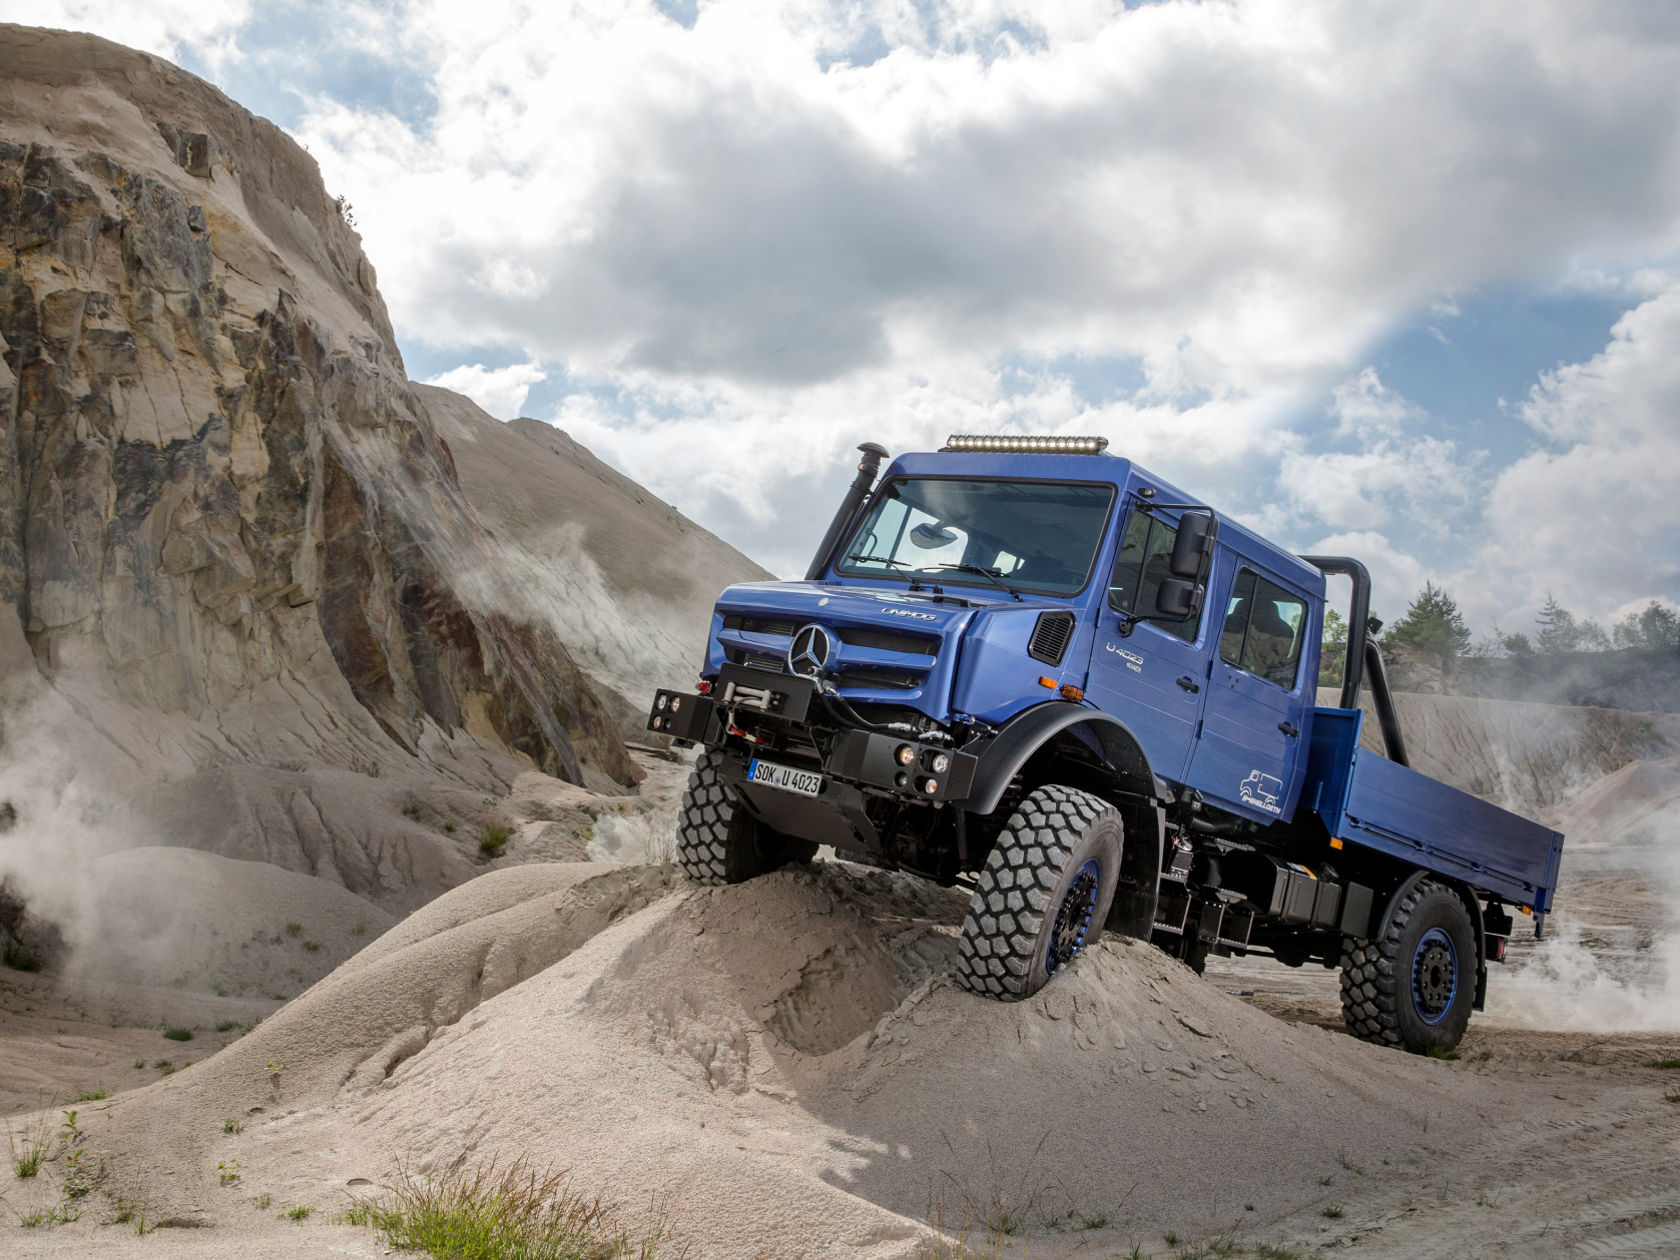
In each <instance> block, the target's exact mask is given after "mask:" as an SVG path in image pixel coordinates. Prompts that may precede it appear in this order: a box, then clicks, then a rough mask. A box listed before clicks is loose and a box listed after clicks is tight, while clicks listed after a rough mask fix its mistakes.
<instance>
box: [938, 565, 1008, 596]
mask: <svg viewBox="0 0 1680 1260" xmlns="http://www.w3.org/2000/svg"><path fill="white" fill-rule="evenodd" d="M939 567H940V568H941V569H955V570H956V571H957V572H958V573H978V574H979V575H980V576H981V577H983V578H985V579H986V580H987V581H988V582H990V583H991V584H992V585H993V586H995V587H997V588H998V590H1000V591H1008V592H1009V594H1010V596H1011V597H1012V598H1013V599H1014V600H1015V602H1016V603H1020V602H1021V592H1020V591H1018V590H1016V589H1015V588H1014V587H1013V586H1011V585H1009V583H1007V582H1005V581H1003V580H1002V577H1001V575H1000V574H999V573H998V571H997V570H996V569H984V568H981V567H980V566H979V565H977V564H951V563H949V562H947V563H945V564H942V565H940V566H939Z"/></svg>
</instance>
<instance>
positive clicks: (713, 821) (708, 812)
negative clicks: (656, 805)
mask: <svg viewBox="0 0 1680 1260" xmlns="http://www.w3.org/2000/svg"><path fill="white" fill-rule="evenodd" d="M722 764H723V757H722V755H721V754H719V753H717V752H715V751H714V750H712V749H710V748H708V749H706V750H705V751H704V752H702V753H701V754H700V757H699V759H698V760H697V761H695V763H694V773H693V774H691V775H690V776H689V778H688V790H687V791H685V792H684V793H683V799H682V814H681V817H679V818H678V820H677V851H676V863H677V869H678V870H680V871H682V873H683V874H684V875H687V876H688V877H689V878H690V879H691V880H693V881H694V882H695V883H697V884H714V885H716V884H740V883H744V882H745V881H747V880H749V879H752V878H754V877H755V876H758V875H766V874H768V873H769V872H771V871H773V870H776V869H777V868H779V867H782V866H786V865H787V864H788V863H789V862H809V861H810V860H811V859H812V857H814V856H815V855H816V852H817V846H816V845H815V844H813V843H811V842H810V841H809V840H798V839H795V838H793V837H791V836H784V835H782V834H781V833H780V832H776V831H772V830H770V828H768V827H766V826H765V825H764V824H763V823H761V822H759V821H758V819H756V818H754V817H753V816H752V815H751V814H750V813H748V812H747V810H746V809H745V808H743V807H742V805H741V802H740V800H739V799H738V798H737V797H736V795H735V789H734V788H733V787H732V786H730V784H729V783H728V781H727V780H726V779H725V778H724V777H723V774H722V771H721V766H722Z"/></svg>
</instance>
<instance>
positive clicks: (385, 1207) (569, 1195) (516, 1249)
mask: <svg viewBox="0 0 1680 1260" xmlns="http://www.w3.org/2000/svg"><path fill="white" fill-rule="evenodd" d="M464 1162H465V1156H463V1157H462V1158H461V1159H458V1160H456V1161H455V1163H454V1164H453V1165H452V1166H451V1167H450V1168H449V1169H448V1170H447V1171H446V1172H444V1173H443V1175H442V1176H440V1177H437V1178H435V1179H434V1178H431V1177H418V1176H416V1175H415V1174H414V1173H413V1172H412V1171H411V1170H409V1169H407V1168H403V1167H399V1169H398V1173H397V1180H396V1185H395V1186H394V1187H393V1188H392V1190H391V1191H390V1194H389V1195H388V1197H386V1198H384V1199H380V1200H371V1201H370V1200H361V1201H358V1202H357V1203H355V1204H354V1205H353V1206H352V1207H351V1208H350V1210H349V1211H348V1212H346V1213H345V1214H344V1219H345V1221H346V1222H347V1223H349V1224H366V1225H371V1226H372V1227H373V1228H374V1229H376V1230H378V1231H379V1232H380V1233H382V1234H383V1235H385V1238H386V1241H387V1242H388V1243H389V1244H390V1245H391V1246H392V1247H393V1248H394V1249H396V1250H398V1251H417V1252H426V1253H430V1254H431V1255H433V1256H444V1257H451V1258H459V1260H481V1258H482V1260H496V1258H498V1257H503V1256H518V1257H520V1260H574V1258H579V1257H585V1256H590V1257H593V1256H602V1257H609V1256H610V1257H637V1258H640V1260H650V1258H651V1257H653V1256H655V1255H656V1254H657V1251H658V1248H659V1246H660V1244H662V1243H663V1242H664V1241H665V1239H666V1237H667V1230H666V1229H665V1226H664V1222H663V1221H662V1220H660V1221H656V1222H655V1223H654V1225H653V1227H652V1228H650V1229H649V1230H648V1231H646V1232H645V1234H643V1235H642V1236H641V1237H640V1238H634V1239H633V1238H632V1237H631V1236H630V1234H628V1233H627V1232H626V1231H625V1230H624V1229H623V1228H622V1227H621V1226H620V1225H619V1224H618V1222H617V1219H616V1217H615V1214H614V1212H613V1211H612V1209H611V1208H609V1207H607V1206H606V1205H605V1204H603V1203H602V1201H601V1200H600V1199H599V1198H594V1199H589V1198H585V1197H584V1196H583V1195H582V1194H580V1193H578V1192H577V1191H575V1190H573V1189H572V1188H571V1187H570V1186H569V1185H568V1184H567V1179H568V1177H569V1175H570V1174H568V1173H566V1172H558V1173H556V1172H545V1173H538V1172H536V1171H535V1170H534V1169H532V1168H531V1167H530V1165H529V1164H528V1163H527V1162H526V1161H525V1159H524V1158H523V1157H521V1158H520V1159H517V1160H515V1161H514V1162H513V1163H512V1164H510V1165H508V1166H507V1167H506V1168H499V1167H498V1166H497V1164H496V1161H494V1160H492V1161H491V1162H490V1163H489V1164H488V1165H486V1166H484V1167H483V1168H481V1169H480V1170H479V1171H477V1172H474V1173H472V1174H470V1175H469V1174H468V1173H467V1172H466V1171H465V1167H464Z"/></svg>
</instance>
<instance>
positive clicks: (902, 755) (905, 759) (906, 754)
mask: <svg viewBox="0 0 1680 1260" xmlns="http://www.w3.org/2000/svg"><path fill="white" fill-rule="evenodd" d="M893 760H895V761H897V762H898V764H899V765H901V766H907V765H909V764H910V763H911V762H912V761H914V760H916V750H915V748H913V747H912V746H911V745H909V744H900V745H899V746H898V747H897V748H896V749H894V750H893Z"/></svg>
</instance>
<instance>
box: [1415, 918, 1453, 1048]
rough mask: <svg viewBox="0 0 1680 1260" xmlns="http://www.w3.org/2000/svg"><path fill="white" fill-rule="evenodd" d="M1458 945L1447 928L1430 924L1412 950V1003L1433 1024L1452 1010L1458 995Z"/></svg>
mask: <svg viewBox="0 0 1680 1260" xmlns="http://www.w3.org/2000/svg"><path fill="white" fill-rule="evenodd" d="M1458 980H1459V975H1458V948H1457V947H1456V946H1455V945H1454V944H1453V940H1452V937H1451V936H1449V935H1447V933H1446V931H1445V929H1443V928H1438V927H1435V928H1430V929H1429V930H1428V931H1427V932H1425V933H1424V934H1423V936H1422V937H1421V938H1419V940H1418V943H1417V948H1416V949H1415V950H1413V951H1412V1006H1413V1008H1414V1009H1415V1010H1416V1011H1417V1014H1418V1018H1419V1019H1421V1020H1422V1021H1423V1022H1424V1023H1425V1024H1428V1025H1430V1026H1431V1027H1433V1026H1435V1025H1436V1024H1439V1023H1440V1022H1441V1021H1442V1020H1444V1019H1445V1018H1446V1017H1447V1013H1448V1012H1449V1011H1451V1010H1452V1007H1453V999H1454V998H1455V997H1457V996H1458Z"/></svg>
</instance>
